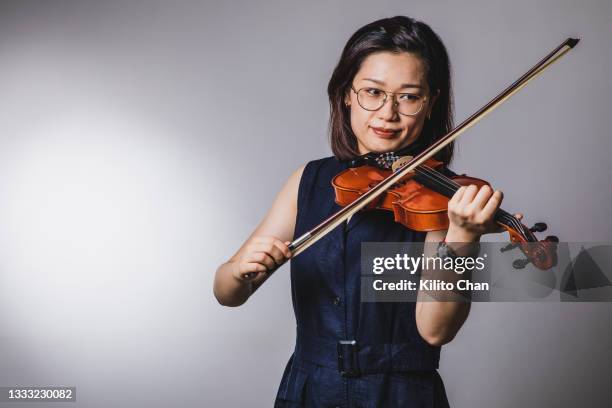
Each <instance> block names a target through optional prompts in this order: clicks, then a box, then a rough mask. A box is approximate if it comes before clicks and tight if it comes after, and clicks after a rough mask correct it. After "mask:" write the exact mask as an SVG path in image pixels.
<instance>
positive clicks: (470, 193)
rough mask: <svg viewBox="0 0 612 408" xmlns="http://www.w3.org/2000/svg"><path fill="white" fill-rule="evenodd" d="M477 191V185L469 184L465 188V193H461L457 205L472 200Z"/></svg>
mask: <svg viewBox="0 0 612 408" xmlns="http://www.w3.org/2000/svg"><path fill="white" fill-rule="evenodd" d="M477 192H478V187H476V185H475V184H470V185H469V186H468V187H467V188H466V189H465V193H463V197H461V200H460V201H459V205H460V206H461V207H465V206H467V205H468V204H469V203H471V202H472V200H474V197H475V196H476V193H477Z"/></svg>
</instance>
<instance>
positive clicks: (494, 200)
mask: <svg viewBox="0 0 612 408" xmlns="http://www.w3.org/2000/svg"><path fill="white" fill-rule="evenodd" d="M503 198H504V194H503V193H502V192H501V191H500V190H496V191H495V192H494V193H493V195H492V196H491V198H489V201H487V204H486V205H485V206H484V208H483V209H482V212H481V216H482V217H483V218H485V219H493V215H494V214H495V212H496V211H497V209H498V208H499V205H500V204H501V202H502V200H503Z"/></svg>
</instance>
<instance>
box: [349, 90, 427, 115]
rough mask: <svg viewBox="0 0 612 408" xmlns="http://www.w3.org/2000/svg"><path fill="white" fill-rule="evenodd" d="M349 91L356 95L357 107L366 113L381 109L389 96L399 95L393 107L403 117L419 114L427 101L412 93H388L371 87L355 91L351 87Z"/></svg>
mask: <svg viewBox="0 0 612 408" xmlns="http://www.w3.org/2000/svg"><path fill="white" fill-rule="evenodd" d="M351 90H352V91H353V92H355V93H356V94H357V102H358V103H359V106H361V107H362V108H363V109H365V110H368V111H377V110H379V109H380V108H382V107H383V106H384V104H385V102H387V98H388V96H389V94H391V95H399V97H398V101H397V102H395V105H396V106H397V111H398V112H399V113H401V114H402V115H404V116H414V115H416V114H417V113H419V112H420V111H421V109H423V106H424V105H425V101H426V100H427V97H426V96H420V95H417V94H412V93H399V92H388V91H383V90H382V89H378V88H372V87H365V88H361V89H359V90H358V91H356V90H355V88H354V87H353V86H352V85H351Z"/></svg>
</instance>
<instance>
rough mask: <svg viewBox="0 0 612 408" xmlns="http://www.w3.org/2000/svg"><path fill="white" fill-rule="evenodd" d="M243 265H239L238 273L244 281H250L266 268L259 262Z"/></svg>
mask: <svg viewBox="0 0 612 408" xmlns="http://www.w3.org/2000/svg"><path fill="white" fill-rule="evenodd" d="M244 265H245V266H244V267H241V271H240V273H239V275H240V277H241V278H242V279H243V280H245V281H251V280H252V279H254V278H256V277H257V275H259V274H260V273H262V272H266V271H267V270H268V268H266V267H265V266H264V265H262V264H259V263H253V262H251V263H247V264H244Z"/></svg>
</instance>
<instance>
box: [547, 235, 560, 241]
mask: <svg viewBox="0 0 612 408" xmlns="http://www.w3.org/2000/svg"><path fill="white" fill-rule="evenodd" d="M544 241H548V242H559V237H557V236H556V235H549V236H547V237H546V238H544Z"/></svg>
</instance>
